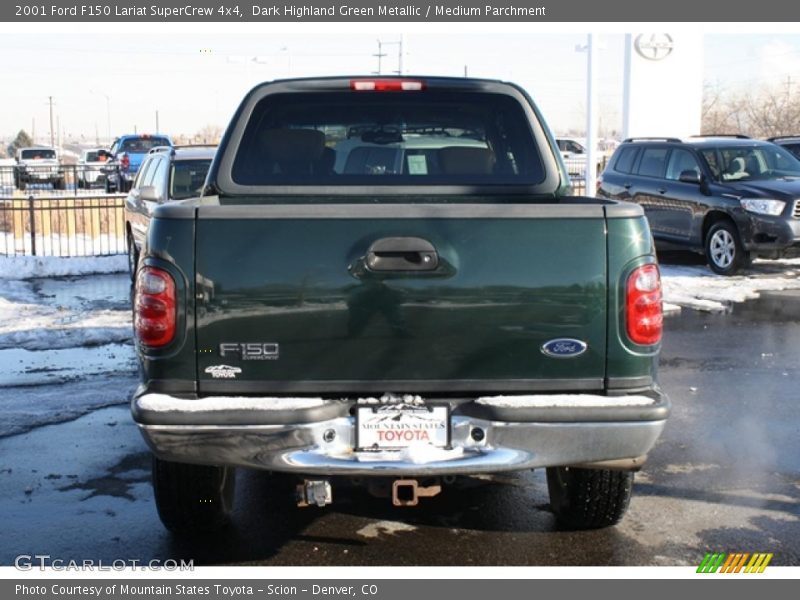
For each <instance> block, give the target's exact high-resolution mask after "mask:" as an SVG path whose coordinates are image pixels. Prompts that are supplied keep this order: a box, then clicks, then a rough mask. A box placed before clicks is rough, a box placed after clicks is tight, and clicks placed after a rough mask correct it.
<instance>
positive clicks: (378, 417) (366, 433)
mask: <svg viewBox="0 0 800 600" xmlns="http://www.w3.org/2000/svg"><path fill="white" fill-rule="evenodd" d="M449 417H450V415H449V411H448V406H447V405H434V406H413V405H409V404H392V405H384V406H359V407H358V411H357V412H356V435H357V437H356V448H357V449H359V450H385V449H400V448H408V447H409V446H414V445H431V446H434V447H437V448H446V447H447V446H449V444H450V418H449Z"/></svg>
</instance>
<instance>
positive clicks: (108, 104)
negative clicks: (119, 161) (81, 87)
mask: <svg viewBox="0 0 800 600" xmlns="http://www.w3.org/2000/svg"><path fill="white" fill-rule="evenodd" d="M89 93H91V94H97V95H98V96H103V97H104V98H105V99H106V124H107V127H108V131H107V135H108V143H109V144H111V97H110V96H109V95H108V94H104V93H103V92H98V91H96V90H89Z"/></svg>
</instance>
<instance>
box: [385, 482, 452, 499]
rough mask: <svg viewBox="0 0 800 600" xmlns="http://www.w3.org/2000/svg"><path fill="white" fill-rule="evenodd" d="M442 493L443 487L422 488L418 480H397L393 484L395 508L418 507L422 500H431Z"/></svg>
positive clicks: (430, 486)
mask: <svg viewBox="0 0 800 600" xmlns="http://www.w3.org/2000/svg"><path fill="white" fill-rule="evenodd" d="M441 491H442V486H441V485H429V486H428V487H422V486H421V485H419V483H418V482H417V480H416V479H397V480H395V481H394V483H392V504H393V505H394V506H416V505H417V504H419V499H420V498H431V497H433V496H435V495H437V494H438V493H440V492H441Z"/></svg>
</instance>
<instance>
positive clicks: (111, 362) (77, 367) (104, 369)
mask: <svg viewBox="0 0 800 600" xmlns="http://www.w3.org/2000/svg"><path fill="white" fill-rule="evenodd" d="M0 365H3V369H2V370H0V388H2V387H11V386H30V385H33V386H35V385H45V384H52V383H57V382H62V381H74V380H77V379H83V378H86V377H89V376H92V375H99V374H109V373H116V374H120V375H128V374H132V373H134V372H135V371H136V361H135V356H134V352H133V347H132V346H130V345H126V344H106V345H103V346H97V347H92V348H65V349H61V350H50V351H47V352H36V351H30V350H24V349H21V348H9V349H6V350H0Z"/></svg>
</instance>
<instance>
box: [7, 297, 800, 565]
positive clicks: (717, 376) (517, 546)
mask: <svg viewBox="0 0 800 600" xmlns="http://www.w3.org/2000/svg"><path fill="white" fill-rule="evenodd" d="M99 296H102V294H99ZM798 347H800V291H797V290H793V291H792V290H790V291H776V292H764V293H762V295H761V298H759V299H757V300H750V301H747V302H744V303H740V304H735V305H734V306H733V309H732V311H731V312H728V313H701V312H697V311H693V310H686V309H684V310H683V311H681V312H680V313H678V314H675V315H672V316H670V317H668V321H667V327H666V335H665V339H664V346H663V351H662V357H661V370H660V374H661V383H662V387H663V388H664V389H665V390H666V391H667V392H668V394H669V395H670V397H671V399H672V402H673V414H672V417H671V419H670V421H669V423H668V426H667V429H666V431H665V433H664V435H663V436H662V437H661V439H660V441H659V443H658V445H657V446H656V448H655V449H654V451H653V452H652V454H651V457H650V460H649V462H648V463H647V464H646V466H645V467H644V469H643V470H642V471H641V472H640V473H639V474H637V478H636V484H635V495H634V499H633V501H632V503H631V508H630V510H629V513H628V515H627V516H626V517H625V519H624V520H623V521H622V523H621V524H620V525H618V526H617V527H614V528H609V529H605V530H598V531H590V532H568V531H559V530H558V529H557V528H556V526H555V523H554V519H553V517H552V515H551V513H550V511H549V507H548V498H547V488H546V483H545V478H544V472H540V471H536V472H526V473H518V474H510V475H503V476H496V477H492V478H487V479H465V480H461V481H458V482H457V483H456V484H454V485H453V486H450V487H446V488H445V489H444V491H443V493H442V494H441V495H439V496H437V497H435V498H432V499H428V500H425V499H423V501H422V502H421V504H420V505H419V506H418V507H416V508H405V509H397V508H393V507H392V506H391V503H390V502H389V500H388V499H376V498H373V497H371V496H369V495H368V494H367V493H366V492H365V491H363V490H362V489H361V488H355V487H353V486H352V485H350V483H349V482H335V484H334V499H335V501H334V504H333V505H332V506H329V507H327V508H324V509H316V508H306V509H298V508H296V507H295V506H294V505H293V501H292V498H291V495H290V490H291V482H289V481H287V480H286V479H284V478H281V477H274V476H267V475H264V474H261V473H257V472H245V471H242V472H240V473H239V475H240V476H239V478H238V483H237V492H238V497H237V505H236V510H235V514H234V522H233V525H232V526H231V527H230V528H228V529H227V530H225V531H224V532H222V533H220V534H218V535H215V536H213V537H209V538H195V539H178V538H174V537H173V536H171V535H170V534H168V533H167V532H166V531H165V530H164V529H163V528H162V526H161V524H160V522H159V520H158V516H157V514H156V510H155V506H154V504H153V500H152V492H151V488H150V482H149V466H150V459H149V454H148V451H147V448H146V447H145V445H144V443H143V441H142V440H141V438H140V436H139V434H138V432H137V431H136V430H135V428H134V426H133V424H132V422H131V420H130V418H129V414H128V408H127V406H126V404H125V398H126V396H127V394H128V393H129V391H130V389H131V387H132V386H133V385H134V383H135V376H134V374H133V373H131V372H130V371H129V370H125V371H123V372H102V373H96V374H90V375H89V376H87V377H82V378H80V379H74V380H70V379H68V378H67V379H65V380H64V381H59V382H57V383H53V384H51V385H49V386H48V385H40V386H38V388H37V392H36V395H35V396H34V395H28V396H26V394H29V392H30V388H23V387H4V388H2V389H0V396H2V397H3V398H2V399H0V402H2V403H8V404H11V403H14V402H17V403H20V402H23V401H27V402H32V401H35V402H40V401H41V402H44V403H47V402H49V404H43V406H47V407H49V410H54V409H55V408H56V407H58V406H63V405H68V404H69V402H68V400H69V398H70V397H77V396H79V395H80V396H81V397H86V396H91V397H92V398H95V401H94V402H93V403H90V406H89V407H88V408H86V409H85V410H81V411H77V412H75V413H74V414H69V415H68V416H67V417H66V418H65V420H62V421H60V422H53V423H50V424H46V422H47V421H46V420H40V421H35V420H34V422H33V424H28V425H26V426H21V425H18V426H17V427H16V428H15V429H13V430H10V429H9V430H6V431H5V435H4V437H0V513H1V514H3V516H4V523H3V533H2V536H0V564H2V565H9V564H13V563H14V560H15V557H16V556H18V555H20V554H49V555H50V556H51V557H53V558H60V559H63V560H70V559H74V560H83V559H95V560H97V559H102V560H104V561H111V560H115V559H129V560H130V559H137V560H140V561H149V560H152V559H160V560H165V559H180V558H184V559H192V560H194V561H195V564H264V565H695V564H698V563H699V561H700V560H701V559H702V557H703V555H704V553H705V552H709V551H721V552H735V551H746V552H772V553H774V555H775V556H774V558H773V561H772V564H774V565H800V500H798V498H800V493H799V492H800V435H798V434H800V420H798V418H797V405H798V401H800V391H798V390H800V367H799V366H798V363H797V348H798ZM26 398H27V400H26ZM42 398H44V400H42ZM3 405H4V406H5V405H6V404H3Z"/></svg>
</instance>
